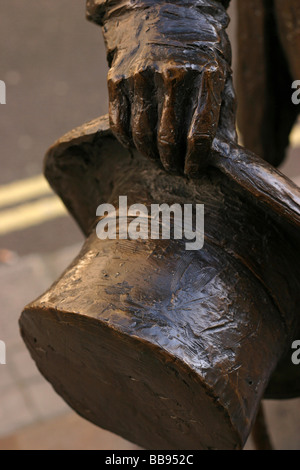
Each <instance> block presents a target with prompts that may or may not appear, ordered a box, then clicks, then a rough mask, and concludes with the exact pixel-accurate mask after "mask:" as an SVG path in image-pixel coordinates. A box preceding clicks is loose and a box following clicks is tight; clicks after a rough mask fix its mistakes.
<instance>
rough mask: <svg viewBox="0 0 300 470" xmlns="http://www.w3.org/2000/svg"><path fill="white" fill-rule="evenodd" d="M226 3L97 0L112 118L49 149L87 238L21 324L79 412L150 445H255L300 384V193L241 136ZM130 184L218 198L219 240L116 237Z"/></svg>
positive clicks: (208, 235)
mask: <svg viewBox="0 0 300 470" xmlns="http://www.w3.org/2000/svg"><path fill="white" fill-rule="evenodd" d="M227 3H228V2H219V1H214V0H195V1H193V2H192V1H188V0H183V1H181V2H179V1H176V0H174V1H169V2H165V1H162V2H155V1H153V0H143V1H139V0H134V1H129V0H120V1H115V0H107V1H104V0H94V1H89V2H88V12H89V15H90V16H91V18H92V19H93V20H94V21H96V22H98V23H99V24H101V26H102V28H103V32H104V36H105V40H106V44H107V48H108V60H109V65H110V72H109V91H110V118H109V119H110V124H109V121H108V118H107V117H104V118H99V119H97V120H95V121H93V122H92V123H89V124H86V125H84V126H82V127H81V128H78V129H76V130H74V131H72V132H71V133H70V134H68V135H66V136H65V137H63V138H62V139H61V140H60V141H59V142H57V143H56V144H55V145H54V146H53V147H52V148H51V149H50V150H49V152H48V154H47V157H46V160H45V175H46V177H47V179H48V180H49V182H50V184H51V186H52V187H53V189H54V190H55V191H56V193H57V194H58V195H59V196H60V197H61V198H62V200H63V201H64V203H65V205H66V206H67V208H68V209H69V211H70V213H71V214H72V215H73V216H74V217H75V219H76V220H77V222H78V224H79V225H80V227H81V228H82V230H83V232H84V233H85V235H86V237H87V239H86V242H85V244H84V246H83V248H82V250H81V252H80V253H79V255H78V257H77V258H76V259H75V260H74V261H73V263H72V264H71V265H70V266H69V267H68V268H67V269H66V271H65V272H64V273H63V274H62V276H61V277H60V279H58V281H57V282H56V283H55V284H54V285H53V286H51V288H50V289H49V290H48V291H47V292H46V293H45V294H43V295H42V296H41V297H39V298H38V299H37V300H36V301H34V302H32V303H31V304H30V305H28V306H27V307H26V308H25V309H24V312H23V313H22V316H21V319H20V326H21V333H22V336H23V338H24V341H25V343H26V344H27V346H28V348H29V350H30V352H31V355H32V357H33V358H34V360H35V361H36V363H37V365H38V367H39V369H40V371H41V373H42V374H43V375H44V376H45V377H46V378H47V379H48V380H49V381H50V382H51V383H52V385H53V387H54V388H55V390H56V391H57V392H58V393H59V394H60V395H61V396H62V397H63V398H64V399H65V400H66V401H67V403H69V404H70V406H71V407H72V408H74V409H75V410H76V411H77V412H78V413H79V414H80V415H82V416H83V417H85V418H87V419H88V420H90V421H92V422H93V423H95V424H97V425H99V426H101V427H104V428H106V429H109V430H111V431H113V432H115V433H118V434H120V435H122V436H123V437H125V438H127V439H129V440H131V441H133V442H136V443H138V444H139V445H141V446H142V447H144V448H150V449H238V448H242V447H243V445H244V443H245V441H246V439H247V437H248V435H249V432H250V431H251V428H252V426H253V423H254V420H255V417H256V414H257V411H258V408H259V404H260V401H261V399H262V398H263V397H269V398H290V397H296V396H299V395H300V369H299V367H297V366H294V365H293V364H292V362H291V358H290V347H291V343H292V341H293V339H295V337H297V338H298V337H300V318H299V312H298V305H299V300H300V238H299V226H300V191H299V189H298V188H297V187H296V186H295V185H294V184H293V183H291V182H290V181H289V180H288V179H287V178H285V177H284V176H283V175H282V174H281V173H280V172H278V171H277V170H276V169H275V168H274V167H273V166H271V165H270V164H269V163H267V162H265V161H264V160H262V159H261V158H259V157H257V156H255V155H254V154H252V153H251V152H249V151H248V150H246V149H244V148H242V147H239V146H238V145H237V144H236V133H235V125H234V124H235V100H234V92H233V89H232V85H231V71H230V60H231V59H230V47H229V42H228V39H227V36H226V32H225V29H226V26H227V14H226V10H225V7H226V6H227ZM129 32H130V33H131V34H130V35H129ZM130 38H131V39H130ZM145 59H147V60H146V62H145ZM116 137H117V139H118V140H117V139H116ZM124 147H125V148H124ZM134 147H136V149H134ZM149 157H151V158H149ZM277 158H278V157H277V156H276V155H275V154H272V153H270V154H269V155H268V156H267V158H265V159H266V160H269V161H271V162H274V161H275V160H276V159H277ZM201 168H202V171H201ZM166 169H167V170H168V172H166V171H165V170H166ZM191 176H192V177H193V178H191ZM120 195H127V197H128V205H130V204H133V203H136V202H139V203H143V204H146V205H147V206H149V205H150V204H152V203H159V204H160V203H167V204H169V205H171V204H173V203H179V204H185V203H189V204H197V203H199V204H204V205H205V245H204V248H203V249H202V250H199V251H193V252H188V251H186V250H185V244H184V242H183V241H182V240H174V239H171V240H118V239H117V240H105V241H103V240H102V241H100V240H99V239H98V238H97V236H96V231H95V227H96V224H97V218H96V209H97V207H98V205H99V204H102V203H105V202H109V203H112V204H113V205H115V206H117V204H118V198H119V196H120Z"/></svg>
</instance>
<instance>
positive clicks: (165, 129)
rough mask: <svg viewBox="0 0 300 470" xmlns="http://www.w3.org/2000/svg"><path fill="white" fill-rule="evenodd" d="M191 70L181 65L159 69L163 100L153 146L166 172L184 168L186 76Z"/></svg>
mask: <svg viewBox="0 0 300 470" xmlns="http://www.w3.org/2000/svg"><path fill="white" fill-rule="evenodd" d="M188 75H189V79H190V81H192V79H193V77H192V75H193V74H191V73H189V72H188V73H187V71H186V70H184V69H182V68H175V67H174V68H171V69H170V68H169V69H168V70H166V71H164V72H163V90H164V100H163V106H162V109H161V116H160V120H159V126H158V133H157V145H158V151H159V155H160V160H161V162H162V164H163V166H164V168H165V169H166V170H167V171H171V172H178V171H180V170H181V171H182V170H183V167H184V156H185V150H186V148H185V144H186V128H185V125H184V124H185V119H186V113H185V108H186V103H185V102H186V101H187V100H188V96H189V93H188V86H189V84H188V79H187V77H188Z"/></svg>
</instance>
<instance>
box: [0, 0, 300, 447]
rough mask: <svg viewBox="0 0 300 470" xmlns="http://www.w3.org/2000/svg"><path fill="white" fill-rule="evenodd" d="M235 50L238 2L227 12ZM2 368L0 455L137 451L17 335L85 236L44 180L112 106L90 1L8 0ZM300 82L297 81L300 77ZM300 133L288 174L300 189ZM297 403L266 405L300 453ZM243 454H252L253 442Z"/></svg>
mask: <svg viewBox="0 0 300 470" xmlns="http://www.w3.org/2000/svg"><path fill="white" fill-rule="evenodd" d="M230 14H231V17H232V22H231V26H230V35H231V38H232V42H233V46H234V47H235V40H234V36H235V2H233V4H232V6H231V10H230ZM0 40H1V47H0V79H1V80H4V81H5V83H6V87H7V89H6V93H7V97H6V103H7V104H6V105H0V136H1V148H0V163H1V166H0V168H1V171H0V340H2V341H5V343H6V347H7V359H6V361H7V364H6V365H0V450H1V449H20V450H21V449H28V450H29V449H120V450H123V449H136V448H137V447H136V446H135V445H134V444H131V443H128V442H126V441H124V440H123V439H121V438H120V437H118V436H115V435H113V434H111V433H109V432H107V431H104V430H102V429H100V428H97V427H96V426H94V425H92V424H90V423H89V422H87V421H85V420H83V419H82V418H80V417H79V416H77V415H76V414H75V413H74V412H73V411H72V410H71V409H70V408H69V407H68V406H67V405H66V404H65V403H64V402H63V400H62V399H61V398H60V397H59V396H58V395H57V394H56V393H55V392H54V391H53V389H52V387H51V386H50V385H49V384H48V383H47V382H46V381H45V380H44V379H43V377H42V376H41V375H40V374H39V372H38V370H37V369H36V367H35V364H34V363H33V361H32V360H31V358H30V356H29V354H28V352H27V350H26V348H25V346H24V345H23V342H22V340H21V338H20V334H19V329H18V318H19V316H20V313H21V311H22V309H23V307H24V306H25V305H26V304H27V303H28V302H30V301H32V300H33V299H35V298H36V297H37V296H39V295H40V294H41V293H43V292H44V291H45V290H46V289H47V288H48V287H49V286H50V285H51V283H52V282H53V281H54V280H55V279H57V277H58V276H59V275H60V274H61V273H62V271H63V270H64V269H65V268H66V267H67V265H68V264H69V263H70V262H71V261H72V260H73V258H74V257H75V255H77V254H78V252H79V249H80V246H81V244H82V242H83V236H82V234H81V232H80V230H79V228H78V227H77V225H76V224H75V222H74V221H73V220H72V219H71V217H70V216H69V215H68V214H67V212H66V210H65V209H64V207H63V205H62V203H61V202H60V201H59V199H58V198H57V197H56V196H55V195H54V194H53V192H52V191H51V189H50V188H49V186H48V184H47V182H46V181H45V179H44V178H43V176H42V171H43V156H44V154H45V152H46V150H47V148H48V147H49V146H50V145H51V144H52V143H53V142H54V141H55V140H57V139H58V138H59V137H60V136H62V135H63V134H65V133H66V132H68V131H69V130H71V129H73V128H74V127H77V126H79V125H81V124H83V123H84V122H87V121H89V120H91V119H93V118H96V117H98V116H100V115H102V114H106V113H107V110H108V100H107V89H106V73H107V65H106V59H105V50H104V45H103V40H102V36H101V31H100V28H99V27H97V26H95V25H93V24H91V23H88V22H87V21H86V20H85V1H84V0H82V1H79V2H74V0H60V1H53V0H40V1H34V0H30V1H27V2H24V1H22V2H20V1H19V0H1V15H0ZM299 79H300V77H299ZM299 129H300V127H295V129H294V131H293V133H292V136H291V149H290V153H289V158H288V159H287V161H286V163H285V164H284V166H283V168H282V171H283V172H284V173H286V174H287V175H288V176H289V177H290V178H292V179H293V180H294V181H296V182H297V184H299V185H300V159H299V157H300V130H299ZM299 405H300V400H288V401H282V402H277V401H268V402H265V409H266V414H267V421H268V425H269V428H270V433H271V435H272V438H273V442H274V445H275V447H276V448H277V449H300V406H299ZM246 448H248V449H251V448H252V443H251V439H249V441H248V443H247V446H246Z"/></svg>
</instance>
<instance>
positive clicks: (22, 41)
mask: <svg viewBox="0 0 300 470" xmlns="http://www.w3.org/2000/svg"><path fill="white" fill-rule="evenodd" d="M0 11H1V13H0V41H1V47H0V80H3V81H4V82H5V83H6V105H0V141H1V148H0V165H1V166H0V168H1V170H0V186H1V185H6V184H8V183H11V182H13V181H19V180H21V181H23V180H24V179H27V178H29V177H32V176H34V175H38V174H40V173H41V172H42V170H43V157H44V154H45V152H46V150H47V148H48V147H49V146H50V145H51V144H52V143H53V142H54V141H55V140H57V139H58V138H59V137H60V136H61V135H63V134H64V133H66V132H68V131H69V130H71V129H73V128H74V127H76V126H78V125H81V124H83V123H84V122H87V121H89V120H91V119H93V118H95V117H97V116H99V115H102V114H106V113H107V89H106V74H107V65H106V59H105V50H104V45H103V40H102V35H101V30H100V28H99V27H97V26H95V25H94V24H92V23H89V22H88V21H87V20H86V19H85V1H84V0H82V1H79V2H75V1H74V0H59V1H53V0H42V1H33V0H30V1H26V2H25V1H22V2H20V1H19V0H2V1H1V7H0ZM33 201H34V198H30V197H29V198H28V197H24V198H23V200H21V199H20V200H19V202H18V204H17V206H18V207H20V208H21V205H22V204H25V203H26V204H28V203H29V202H33ZM9 208H10V207H8V208H6V209H9ZM16 217H17V215H16ZM0 223H1V222H0ZM27 225H28V224H27ZM81 239H82V235H81V233H80V232H79V229H78V228H77V226H76V225H75V223H74V222H73V221H72V220H71V218H69V217H67V216H65V217H61V218H60V219H59V220H50V221H47V222H45V223H41V224H36V225H34V226H32V227H27V228H24V229H23V230H12V231H9V232H8V233H7V234H4V235H3V234H2V235H1V236H0V250H1V249H9V250H13V251H16V252H17V253H18V254H20V255H22V254H24V253H27V252H29V251H52V250H53V249H56V248H59V247H60V246H64V245H68V244H72V243H74V242H75V241H78V240H81Z"/></svg>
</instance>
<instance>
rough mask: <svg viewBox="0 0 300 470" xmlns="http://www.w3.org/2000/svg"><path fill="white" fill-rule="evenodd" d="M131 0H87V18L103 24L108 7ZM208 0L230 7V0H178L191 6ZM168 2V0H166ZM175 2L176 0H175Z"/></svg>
mask: <svg viewBox="0 0 300 470" xmlns="http://www.w3.org/2000/svg"><path fill="white" fill-rule="evenodd" d="M128 1H129V0H87V2H86V16H87V19H88V20H90V21H93V22H94V23H97V24H100V25H101V26H102V25H103V18H104V16H105V13H106V11H107V9H108V8H116V9H118V10H120V9H122V8H124V9H126V7H127V6H128ZM206 1H207V4H211V3H216V4H217V3H221V4H222V5H223V6H224V7H225V8H228V6H229V3H230V0H181V1H179V0H178V3H179V4H187V5H188V4H190V5H191V6H193V5H195V6H197V4H199V5H201V6H202V5H203V4H205V2H206ZM157 2H158V3H161V0H130V3H131V5H134V4H136V6H138V5H139V4H147V3H149V4H152V5H154V4H155V3H157ZM166 3H167V1H166ZM173 3H174V0H173Z"/></svg>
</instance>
